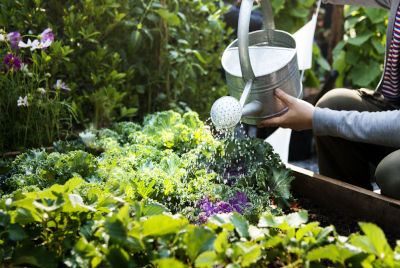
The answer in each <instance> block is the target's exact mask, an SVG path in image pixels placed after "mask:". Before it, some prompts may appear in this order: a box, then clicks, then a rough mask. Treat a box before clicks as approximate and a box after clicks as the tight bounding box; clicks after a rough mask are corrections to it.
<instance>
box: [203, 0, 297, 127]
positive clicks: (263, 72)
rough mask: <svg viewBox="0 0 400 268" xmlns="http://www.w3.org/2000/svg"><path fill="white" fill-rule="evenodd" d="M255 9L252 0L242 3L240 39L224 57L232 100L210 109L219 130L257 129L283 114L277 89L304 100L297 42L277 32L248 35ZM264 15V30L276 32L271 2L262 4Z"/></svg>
mask: <svg viewBox="0 0 400 268" xmlns="http://www.w3.org/2000/svg"><path fill="white" fill-rule="evenodd" d="M252 7H253V0H243V1H242V4H241V6H240V12H239V23H238V38H237V39H236V40H235V41H233V42H232V43H231V44H230V45H229V46H228V47H227V48H226V49H225V51H224V53H223V55H222V66H223V68H224V70H225V73H226V80H227V84H228V91H229V95H230V96H224V97H222V98H219V99H218V100H217V101H215V103H214V104H213V106H212V108H211V112H210V114H211V120H212V122H213V123H214V125H215V126H216V127H217V128H232V127H234V126H235V125H236V124H237V123H239V121H240V120H242V121H243V122H244V123H246V124H250V125H256V124H257V123H258V122H259V121H261V120H264V119H267V118H270V117H273V116H277V115H280V114H282V113H284V112H285V111H286V110H287V107H286V106H285V105H284V104H283V103H281V102H279V101H277V100H276V98H275V97H274V91H275V89H276V88H280V89H282V90H283V91H284V92H286V93H287V94H289V95H291V96H294V97H296V98H301V97H302V84H301V81H300V73H299V68H298V64H297V53H296V41H295V40H294V38H293V37H292V35H290V34H289V33H287V32H284V31H279V30H274V29H264V30H260V31H255V32H251V33H250V34H249V24H250V16H251V10H252ZM262 13H263V19H264V28H267V27H270V28H274V22H273V12H272V8H271V6H270V3H269V0H263V1H262Z"/></svg>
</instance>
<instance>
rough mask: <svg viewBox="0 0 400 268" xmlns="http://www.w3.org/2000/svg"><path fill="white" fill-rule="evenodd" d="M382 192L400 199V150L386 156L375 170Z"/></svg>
mask: <svg viewBox="0 0 400 268" xmlns="http://www.w3.org/2000/svg"><path fill="white" fill-rule="evenodd" d="M375 178H376V183H377V184H378V186H379V188H380V189H381V194H382V195H385V196H389V197H393V198H396V199H400V150H397V151H394V152H393V153H391V154H389V155H388V156H386V157H385V158H384V159H383V160H382V161H381V162H380V163H379V165H378V167H377V168H376V171H375Z"/></svg>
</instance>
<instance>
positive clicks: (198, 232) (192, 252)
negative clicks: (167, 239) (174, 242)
mask: <svg viewBox="0 0 400 268" xmlns="http://www.w3.org/2000/svg"><path fill="white" fill-rule="evenodd" d="M214 239H215V236H214V234H213V233H212V232H211V231H210V230H208V229H206V228H204V227H199V226H190V228H189V231H188V232H187V233H185V235H184V237H183V242H184V244H185V247H186V253H187V255H188V256H189V258H190V259H191V260H192V261H194V260H195V259H196V258H197V256H198V255H199V254H200V253H201V252H202V251H206V249H207V248H209V247H210V244H211V249H212V246H213V245H214Z"/></svg>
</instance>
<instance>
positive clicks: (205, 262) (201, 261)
mask: <svg viewBox="0 0 400 268" xmlns="http://www.w3.org/2000/svg"><path fill="white" fill-rule="evenodd" d="M216 261H217V254H215V252H213V251H205V252H203V253H201V254H200V255H199V256H198V257H197V258H196V261H195V265H196V267H211V266H213V265H214V264H215V263H216Z"/></svg>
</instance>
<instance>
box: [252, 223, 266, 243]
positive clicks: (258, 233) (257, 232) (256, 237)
mask: <svg viewBox="0 0 400 268" xmlns="http://www.w3.org/2000/svg"><path fill="white" fill-rule="evenodd" d="M268 233H269V232H268V229H265V228H257V227H255V226H253V225H250V226H249V235H250V238H251V240H253V241H260V240H262V239H263V238H265V236H266V235H267V234H268Z"/></svg>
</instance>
